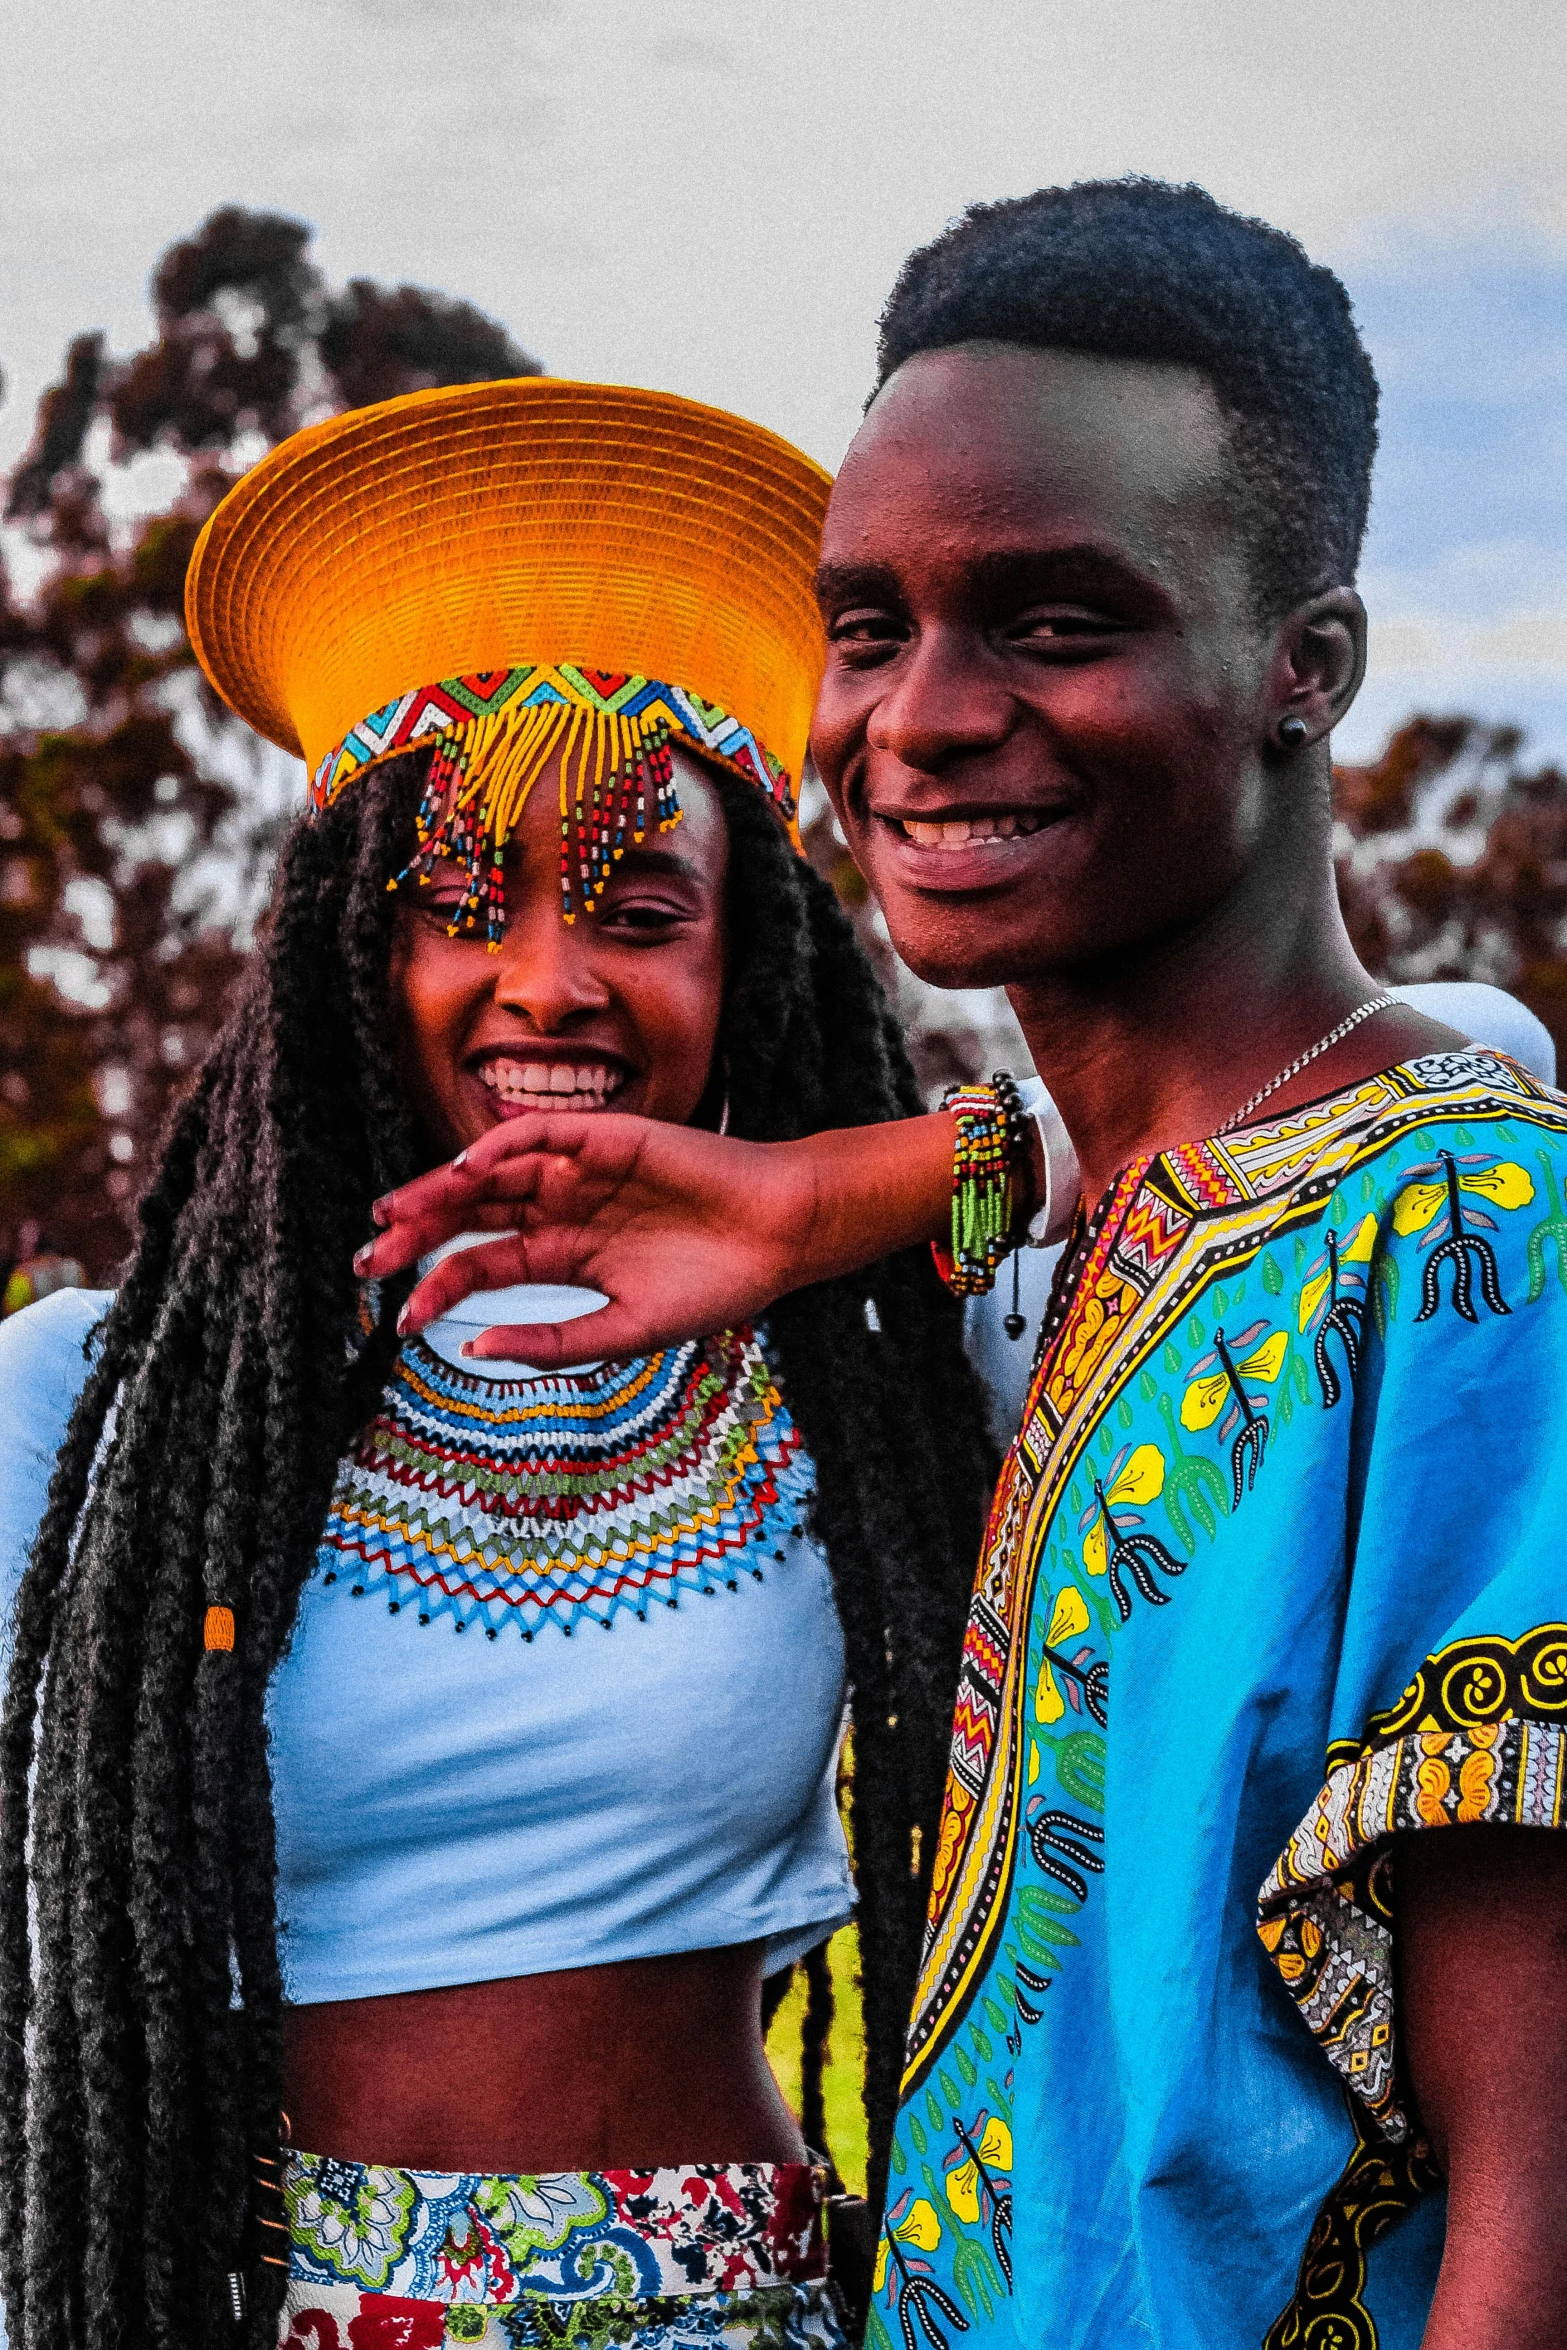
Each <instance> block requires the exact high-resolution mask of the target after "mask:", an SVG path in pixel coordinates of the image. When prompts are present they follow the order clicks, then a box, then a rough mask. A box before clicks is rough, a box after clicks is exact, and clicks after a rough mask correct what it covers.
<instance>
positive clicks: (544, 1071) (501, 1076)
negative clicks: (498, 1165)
mask: <svg viewBox="0 0 1567 2350" xmlns="http://www.w3.org/2000/svg"><path fill="white" fill-rule="evenodd" d="M470 1071H471V1074H472V1075H473V1076H475V1077H477V1079H478V1080H479V1083H480V1084H481V1085H482V1086H483V1087H484V1088H485V1089H486V1091H487V1092H488V1093H489V1095H490V1098H491V1101H492V1103H493V1105H494V1108H495V1111H496V1113H497V1115H498V1116H500V1117H502V1118H518V1117H521V1116H522V1115H523V1113H524V1112H525V1111H528V1110H602V1109H605V1108H606V1107H607V1106H608V1105H609V1103H610V1102H612V1101H613V1100H614V1098H615V1096H616V1095H617V1094H618V1093H619V1092H620V1091H621V1089H622V1088H623V1086H624V1085H625V1084H626V1082H627V1079H628V1077H629V1075H630V1072H629V1071H628V1070H627V1069H626V1068H625V1067H624V1066H623V1065H622V1064H620V1063H618V1062H611V1061H605V1060H600V1059H598V1058H597V1057H595V1056H590V1055H588V1054H585V1053H569V1052H567V1051H566V1050H565V1049H564V1048H562V1049H559V1050H557V1051H556V1052H554V1053H551V1054H542V1053H537V1054H535V1053H529V1054H522V1053H507V1052H492V1053H487V1054H486V1055H485V1056H484V1058H483V1059H482V1060H479V1061H477V1062H474V1063H471V1064H470Z"/></svg>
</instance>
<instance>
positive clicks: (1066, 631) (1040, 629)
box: [1006, 610, 1122, 644]
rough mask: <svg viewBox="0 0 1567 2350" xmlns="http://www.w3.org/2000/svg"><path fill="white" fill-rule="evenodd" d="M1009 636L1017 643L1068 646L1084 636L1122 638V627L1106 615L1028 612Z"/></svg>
mask: <svg viewBox="0 0 1567 2350" xmlns="http://www.w3.org/2000/svg"><path fill="white" fill-rule="evenodd" d="M1006 633H1007V635H1008V636H1009V637H1010V638H1011V640H1012V642H1013V643H1014V644H1028V643H1030V642H1034V643H1037V642H1038V641H1039V640H1040V639H1043V640H1044V642H1045V643H1047V644H1069V643H1074V642H1078V641H1080V640H1082V639H1083V638H1085V637H1103V636H1119V635H1120V634H1121V633H1122V625H1121V623H1120V622H1119V621H1118V620H1112V619H1111V618H1110V616H1109V614H1108V613H1107V612H1091V611H1081V610H1077V611H1065V612H1029V613H1026V614H1024V616H1023V617H1022V618H1021V619H1020V620H1015V621H1013V622H1012V623H1011V625H1010V626H1009V628H1008V629H1007V632H1006Z"/></svg>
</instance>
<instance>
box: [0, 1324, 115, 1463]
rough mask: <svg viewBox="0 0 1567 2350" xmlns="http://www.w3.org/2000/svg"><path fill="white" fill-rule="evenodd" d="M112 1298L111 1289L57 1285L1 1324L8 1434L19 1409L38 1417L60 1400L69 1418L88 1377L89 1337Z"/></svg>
mask: <svg viewBox="0 0 1567 2350" xmlns="http://www.w3.org/2000/svg"><path fill="white" fill-rule="evenodd" d="M113 1299H114V1292H113V1290H112V1289H57V1290H55V1291H54V1292H53V1294H52V1295H51V1296H49V1297H42V1298H40V1299H39V1301H38V1303H37V1304H36V1305H35V1306H24V1307H23V1308H22V1310H21V1312H20V1313H19V1314H8V1315H7V1317H6V1319H5V1320H4V1321H3V1322H0V1415H3V1418H4V1421H5V1424H6V1433H7V1434H8V1435H9V1434H10V1433H11V1429H12V1425H13V1414H14V1413H15V1412H16V1411H18V1410H21V1411H23V1412H25V1413H26V1414H27V1416H28V1417H29V1418H30V1419H31V1418H32V1417H34V1416H35V1415H36V1416H37V1417H40V1418H41V1417H43V1416H44V1414H45V1412H46V1410H47V1407H48V1406H49V1404H51V1403H53V1402H55V1401H56V1400H57V1399H63V1402H64V1409H65V1415H66V1417H69V1414H70V1409H71V1406H72V1404H74V1403H75V1401H76V1398H77V1396H78V1395H79V1394H80V1392H81V1389H82V1385H83V1382H84V1381H85V1379H86V1377H87V1372H88V1367H89V1358H88V1352H87V1341H88V1339H89V1338H90V1337H91V1335H92V1333H93V1331H94V1330H95V1329H96V1328H97V1326H98V1324H99V1323H100V1322H101V1321H102V1320H103V1317H104V1315H105V1314H106V1313H107V1312H108V1310H109V1307H110V1305H111V1304H112V1303H113ZM29 1407H31V1408H30V1409H29Z"/></svg>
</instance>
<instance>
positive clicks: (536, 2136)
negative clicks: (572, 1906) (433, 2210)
mask: <svg viewBox="0 0 1567 2350" xmlns="http://www.w3.org/2000/svg"><path fill="white" fill-rule="evenodd" d="M761 1990H762V1946H761V1944H760V1943H751V1944H747V1945H744V1946H741V1947H739V1948H736V1949H729V1950H698V1951H691V1952H687V1953H684V1954H682V1955H681V1956H678V1957H674V1958H641V1959H631V1960H627V1961H625V1962H623V1963H621V1964H619V1965H616V1966H596V1967H581V1968H577V1969H574V1970H573V1971H571V1972H569V1973H565V1974H551V1975H519V1976H513V1977H510V1978H508V1979H506V1980H504V1981H501V1982H494V1983H463V1984H458V1985H457V1986H455V1987H454V1988H452V1989H448V1990H440V1991H405V1992H397V1993H394V1994H393V1995H392V1996H390V1997H388V1998H384V1999H345V2000H334V2001H330V2002H328V2003H327V2004H325V2005H322V2006H314V2007H291V2008H289V2009H288V2010H287V2011H286V2019H285V2027H284V2035H285V2036H284V2098H283V2103H284V2109H285V2111H286V2112H287V2114H288V2117H289V2124H290V2133H291V2136H292V2140H293V2143H294V2144H295V2145H296V2146H299V2147H304V2148H306V2149H308V2150H309V2151H310V2152H311V2153H313V2154H336V2155H341V2156H342V2157H344V2158H345V2159H346V2160H349V2161H357V2162H382V2163H389V2164H393V2165H396V2166H399V2167H401V2168H403V2169H407V2170H440V2171H453V2170H462V2171H492V2172H494V2171H499V2172H509V2171H526V2172H535V2173H536V2172H539V2171H564V2170H633V2169H641V2168H644V2167H661V2166H663V2165H666V2164H672V2163H684V2162H799V2161H801V2160H803V2159H804V2154H805V2143H804V2140H803V2139H802V2138H801V2136H800V2132H799V2129H798V2126H797V2125H796V2123H795V2120H794V2117H793V2115H792V2114H791V2113H790V2111H789V2108H788V2107H787V2105H786V2104H785V2103H784V2101H783V2098H782V2096H781V2095H780V2093H779V2089H778V2084H777V2082H776V2081H775V2080H774V2079H773V2076H772V2072H771V2069H770V2068H769V2066H768V2062H767V2057H766V2053H765V2051H764V2049H763V2046H762V2029H761Z"/></svg>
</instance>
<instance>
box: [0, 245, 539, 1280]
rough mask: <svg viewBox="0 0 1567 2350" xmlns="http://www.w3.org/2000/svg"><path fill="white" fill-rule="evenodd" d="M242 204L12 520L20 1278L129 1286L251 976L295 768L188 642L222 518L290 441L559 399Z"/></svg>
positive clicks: (6, 642)
mask: <svg viewBox="0 0 1567 2350" xmlns="http://www.w3.org/2000/svg"><path fill="white" fill-rule="evenodd" d="M309 242H310V231H309V229H308V228H307V227H306V226H305V225H304V223H302V222H300V221H295V220H287V219H283V218H281V217H280V216H278V215H276V214H272V213H256V212H246V211H242V210H240V209H238V208H237V207H229V208H227V209H225V210H223V211H220V212H215V213H214V214H213V215H212V217H211V218H210V219H209V220H208V221H207V222H206V223H205V225H204V226H203V227H202V228H201V229H200V230H199V231H198V232H197V234H196V235H195V236H194V237H192V238H190V239H189V240H188V241H186V242H185V243H182V244H178V245H175V246H174V247H172V248H171V250H170V251H169V252H168V253H166V254H165V255H164V257H163V259H162V261H161V262H160V263H159V264H158V267H157V269H156V271H155V272H154V275H153V280H152V301H153V310H154V316H155V320H156V333H155V335H154V338H153V340H152V341H151V342H150V343H149V344H148V346H147V347H146V348H145V349H144V350H142V351H138V352H136V353H134V354H133V355H132V356H131V357H130V358H128V359H124V360H115V359H112V358H111V357H110V356H109V355H108V353H107V352H106V350H105V345H104V338H103V336H102V335H99V334H91V335H82V336H79V337H78V338H77V340H76V341H75V342H73V343H72V345H71V346H70V349H69V351H68V352H67V354H66V360H65V368H64V372H63V375H62V378H61V381H60V382H59V383H58V384H57V385H55V386H54V387H53V388H52V389H51V390H49V391H47V392H45V393H44V395H43V397H42V399H41V400H40V401H39V404H38V415H37V423H36V428H35V431H34V435H33V439H32V443H31V446H30V447H29V448H28V450H27V452H26V454H25V455H24V456H23V458H22V460H21V462H20V463H19V465H18V466H17V468H16V470H15V472H14V473H13V474H12V476H11V480H10V485H9V492H8V495H7V498H6V507H5V511H6V517H7V520H8V522H9V523H10V524H11V525H12V531H11V534H10V538H11V547H10V552H11V555H12V559H13V560H12V565H11V569H12V571H13V572H16V571H21V572H24V573H26V574H28V575H29V576H30V592H28V593H27V594H25V595H23V594H20V593H18V592H16V591H15V590H14V589H13V586H12V584H11V580H10V578H9V577H8V575H7V573H6V571H5V570H4V569H0V1270H4V1269H5V1267H6V1265H7V1263H8V1261H9V1259H11V1258H12V1257H14V1256H15V1254H16V1253H17V1249H18V1246H19V1243H20V1239H21V1237H22V1235H23V1232H24V1228H26V1235H27V1238H28V1241H29V1243H30V1245H33V1246H36V1245H38V1241H37V1229H36V1228H40V1227H41V1232H42V1245H43V1246H44V1247H45V1248H47V1249H52V1250H56V1251H63V1252H65V1253H67V1254H68V1255H70V1256H72V1257H76V1258H79V1259H81V1260H82V1261H83V1263H84V1264H85V1265H86V1267H87V1270H88V1275H89V1278H91V1279H95V1280H101V1279H104V1278H107V1277H108V1276H109V1275H110V1274H111V1273H112V1271H113V1268H114V1266H115V1264H116V1262H117V1260H118V1258H119V1257H120V1255H121V1254H122V1253H123V1250H124V1247H125V1242H126V1237H127V1235H126V1225H125V1215H126V1211H127V1209H128V1206H129V1204H130V1202H131V1200H132V1199H133V1197H134V1195H135V1193H136V1191H137V1190H138V1189H139V1187H140V1185H141V1183H142V1181H143V1179H144V1177H145V1174H146V1172H147V1166H148V1161H149V1157H150V1154H151V1153H152V1152H153V1151H154V1150H155V1149H156V1147H157V1141H158V1136H159V1134H160V1132H161V1130H162V1126H163V1122H164V1118H165V1115H166V1112H167V1108H168V1104H169V1099H170V1096H171V1094H172V1092H173V1091H174V1089H175V1088H176V1087H178V1086H179V1085H180V1083H182V1082H183V1080H184V1078H185V1076H186V1074H187V1073H188V1072H189V1070H190V1069H191V1068H192V1067H194V1065H195V1064H196V1063H197V1062H199V1060H200V1058H201V1056H202V1053H203V1052H204V1051H205V1049H206V1045H207V1042H208V1040H209V1039H210V1037H211V1035H212V1033H213V1030H214V1028H215V1027H216V1025H217V1022H218V1020H219V1018H220V1017H221V1014H222V1008H223V1004H224V1001H225V998H226V996H227V993H228V989H229V986H230V983H231V981H232V979H233V976H234V973H235V970H236V969H237V967H238V963H239V961H240V959H241V957H242V955H243V953H244V951H245V947H246V943H247V938H248V926H249V922H250V920H251V919H252V917H253V915H254V912H255V909H256V905H257V903H258V900H259V895H260V890H261V886H262V883H263V878H264V872H265V868H266V866H267V863H268V862H269V859H270V854H271V851H272V848H273V846H274V844H275V840H276V836H277V832H278V830H279V828H280V824H281V821H282V819H283V817H284V815H285V814H286V812H287V805H286V803H287V795H288V791H289V788H290V784H291V781H292V775H291V771H290V770H289V768H288V766H287V763H286V762H284V761H283V760H282V759H281V757H280V756H279V757H277V758H276V759H274V760H270V761H269V759H268V757H267V755H266V753H265V752H264V750H263V747H262V746H260V745H258V744H256V743H255V742H254V740H253V738H251V737H249V736H248V735H247V734H246V733H245V730H244V729H243V728H241V727H240V726H239V724H238V722H237V721H236V720H234V719H233V718H231V717H230V716H229V715H228V713H227V712H226V711H225V710H224V709H223V708H222V705H221V704H220V703H218V701H217V700H216V697H215V696H213V695H212V694H211V692H210V691H209V690H208V688H207V687H206V685H205V682H204V680H203V679H202V678H201V676H200V673H199V671H198V670H197V669H196V667H195V663H194V661H193V659H192V656H191V652H190V648H189V645H188V643H187V641H186V637H185V631H184V623H183V594H184V579H185V567H186V564H187V562H188V560H189V557H190V551H191V548H192V546H193V545H194V543H195V539H196V535H197V533H198V531H199V530H200V528H201V525H202V523H203V522H204V521H205V519H206V517H207V515H208V514H209V513H210V512H211V511H212V508H213V507H214V505H215V504H216V503H217V501H218V499H219V498H221V497H222V495H223V494H224V492H225V491H226V490H227V489H228V488H229V486H230V484H231V483H232V482H233V481H234V479H235V478H236V477H237V476H238V474H240V473H241V472H243V471H244V470H245V468H246V467H247V466H249V465H252V464H254V463H255V461H256V459H257V458H258V457H259V456H260V455H261V454H262V453H263V452H264V450H265V449H266V448H267V447H269V446H270V445H271V444H272V443H273V442H274V441H276V440H279V439H281V438H282V437H283V436H284V435H285V434H286V433H289V432H292V431H294V430H295V429H296V428H297V427H298V426H299V425H301V424H305V423H309V422H312V421H313V420H314V419H315V418H317V417H320V416H326V415H330V414H332V413H333V412H335V411H336V410H338V409H342V408H350V407H361V406H364V405H366V404H367V403H369V402H371V401H374V400H383V399H387V398H390V397H391V396H393V395H394V394H396V393H400V392H409V391H418V390H422V389H425V388H427V387H429V386H432V385H436V384H447V383H473V382H481V381H484V380H487V379H490V378H494V377H500V376H518V375H536V374H538V373H539V372H540V369H539V363H538V361H537V360H535V359H532V358H530V357H529V356H528V354H527V353H526V352H524V351H522V350H521V349H519V348H518V346H517V345H516V344H515V343H514V342H512V340H511V339H510V337H509V336H508V335H507V334H506V332H505V330H504V329H503V328H501V327H500V326H497V325H496V324H495V323H494V321H493V320H491V319H489V318H486V317H485V316H484V315H483V314H482V313H481V312H480V311H478V310H476V309H474V308H473V307H472V306H471V305H470V304H468V303H466V302H459V301H454V300H452V299H450V298H449V297H448V296H446V295H443V294H437V293H431V292H428V291H426V290H424V289H423V288H420V287H416V286H398V287H395V288H387V287H382V286H377V285H374V284H372V283H370V282H369V281H368V280H367V279H363V278H356V279H354V280H353V281H352V282H351V283H350V284H349V285H347V286H346V287H343V288H342V289H340V290H336V291H334V290H333V289H331V288H330V287H329V286H328V285H327V283H326V282H325V280H324V279H323V277H322V275H321V273H320V271H319V270H318V269H317V268H316V266H315V265H314V263H313V262H312V261H311V260H310V258H309V253H308V247H309Z"/></svg>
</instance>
